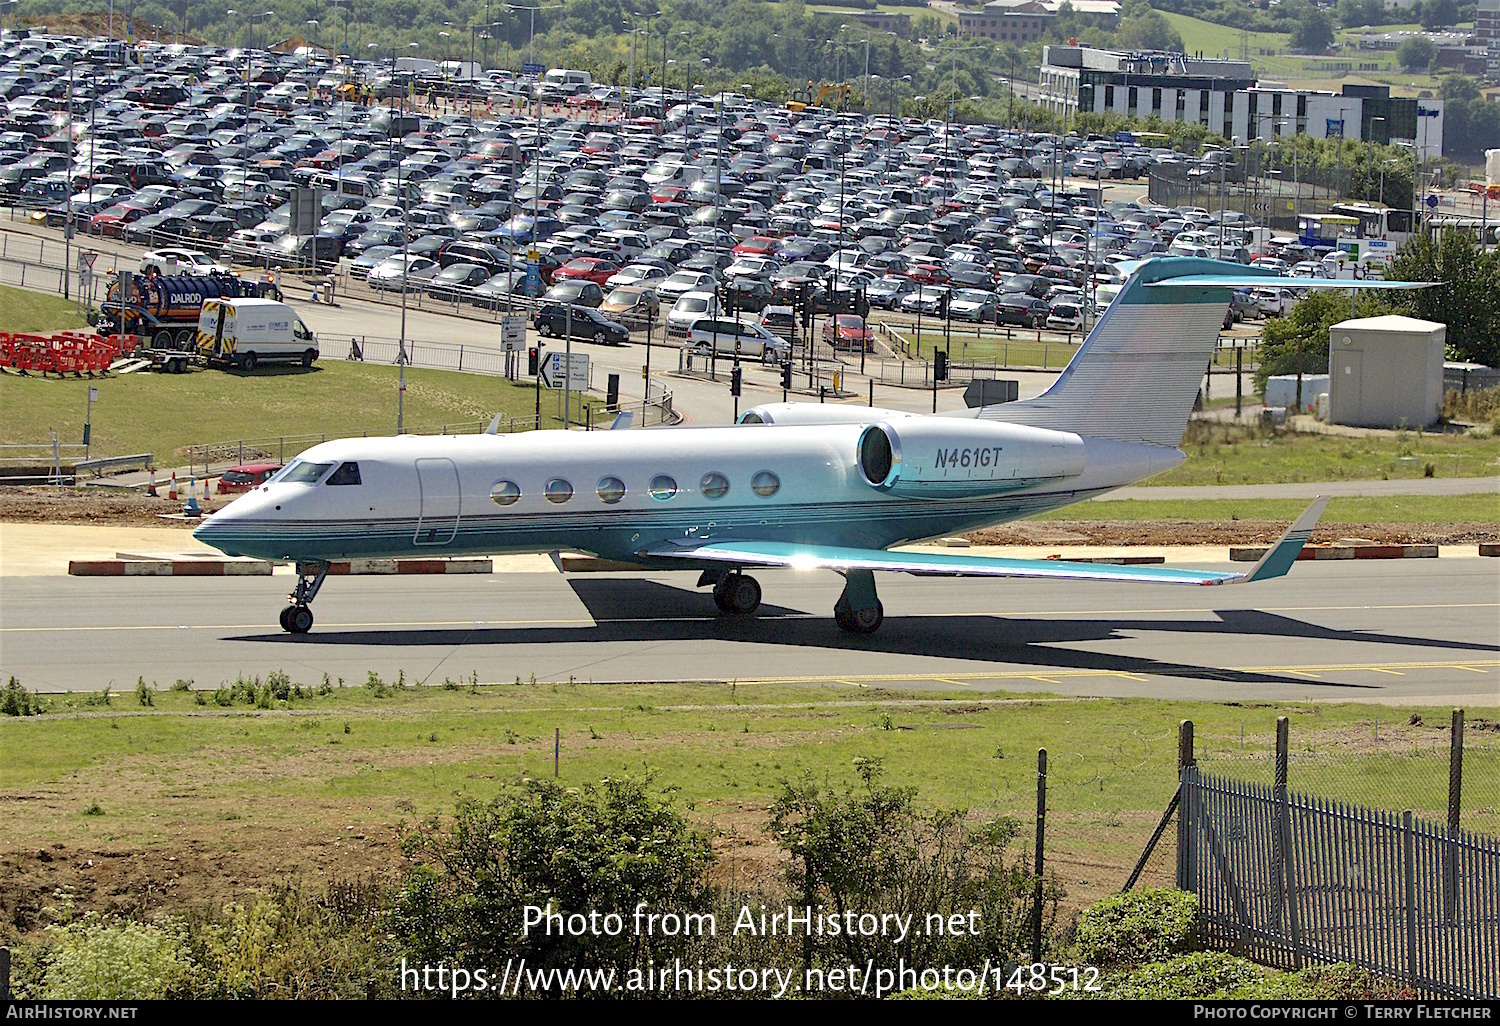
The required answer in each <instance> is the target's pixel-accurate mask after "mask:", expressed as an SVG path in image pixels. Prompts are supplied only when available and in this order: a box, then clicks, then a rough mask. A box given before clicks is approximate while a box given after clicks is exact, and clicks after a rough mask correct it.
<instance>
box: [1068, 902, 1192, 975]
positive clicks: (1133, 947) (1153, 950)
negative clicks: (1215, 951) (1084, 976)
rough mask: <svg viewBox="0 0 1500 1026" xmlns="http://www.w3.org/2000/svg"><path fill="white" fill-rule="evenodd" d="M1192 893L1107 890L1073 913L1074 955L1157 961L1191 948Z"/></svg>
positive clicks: (1099, 960)
mask: <svg viewBox="0 0 1500 1026" xmlns="http://www.w3.org/2000/svg"><path fill="white" fill-rule="evenodd" d="M1197 922H1198V898H1197V896H1196V895H1193V894H1189V893H1187V892H1186V891H1173V890H1143V891H1127V892H1125V893H1123V894H1112V895H1110V896H1109V897H1107V898H1105V899H1104V900H1103V901H1101V902H1099V903H1097V904H1095V905H1091V906H1089V907H1088V908H1086V909H1084V911H1083V914H1082V915H1081V916H1079V917H1078V957H1079V958H1080V959H1081V960H1082V961H1083V962H1086V963H1088V964H1089V965H1096V966H1122V965H1139V964H1141V963H1144V962H1157V961H1160V960H1162V959H1164V958H1169V957H1171V956H1172V955H1178V954H1182V953H1184V952H1188V951H1193V950H1195V949H1196V948H1197V947H1198V938H1197Z"/></svg>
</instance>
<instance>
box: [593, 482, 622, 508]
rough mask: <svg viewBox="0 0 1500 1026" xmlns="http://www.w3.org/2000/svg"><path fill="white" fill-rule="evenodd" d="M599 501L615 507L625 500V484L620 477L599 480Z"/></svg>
mask: <svg viewBox="0 0 1500 1026" xmlns="http://www.w3.org/2000/svg"><path fill="white" fill-rule="evenodd" d="M598 491H599V499H600V501H602V502H607V503H609V504H610V505H614V504H615V503H617V502H619V501H620V500H621V499H623V498H625V482H624V481H621V480H620V479H619V478H618V477H604V478H600V479H599V488H598Z"/></svg>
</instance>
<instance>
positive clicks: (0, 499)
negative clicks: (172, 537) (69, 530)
mask: <svg viewBox="0 0 1500 1026" xmlns="http://www.w3.org/2000/svg"><path fill="white" fill-rule="evenodd" d="M157 491H159V492H160V493H161V494H160V495H158V496H150V495H145V494H143V493H141V492H130V491H123V490H117V489H114V488H107V489H106V488H79V489H72V488H41V487H34V488H33V487H20V488H0V520H6V521H10V522H12V523H20V524H101V525H111V524H113V525H131V526H136V527H181V528H182V529H183V530H191V529H192V528H193V527H196V526H197V525H196V524H195V523H194V522H192V521H187V520H163V519H161V514H163V513H178V512H181V510H182V503H183V501H184V500H183V499H178V500H177V501H175V502H174V501H172V500H171V499H168V498H167V497H166V495H167V488H166V485H165V484H158V486H157ZM234 498H235V496H232V495H219V496H213V497H211V498H209V499H208V500H207V501H204V500H202V499H200V500H199V505H200V506H202V508H203V509H205V510H207V511H208V512H210V513H212V512H214V511H215V510H219V509H222V508H223V507H225V506H227V505H228V504H229V502H230V501H231V500H232V499H234Z"/></svg>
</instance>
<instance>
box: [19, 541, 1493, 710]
mask: <svg viewBox="0 0 1500 1026" xmlns="http://www.w3.org/2000/svg"><path fill="white" fill-rule="evenodd" d="M1238 568H1240V569H1242V568H1243V567H1242V566H1240V567H1238ZM757 576H758V577H759V579H760V581H761V583H762V585H763V587H764V592H765V604H764V605H763V606H762V608H761V611H760V613H759V615H757V616H755V617H750V618H727V617H723V616H719V615H717V614H716V611H715V610H714V607H713V603H712V600H711V598H710V597H709V595H708V593H707V592H706V591H699V590H695V589H694V588H693V583H694V575H692V574H688V573H659V574H646V575H641V576H630V575H616V574H561V573H557V572H524V573H496V574H493V575H476V576H463V577H442V576H440V577H345V578H333V579H330V580H329V582H328V584H327V585H326V586H325V587H324V589H323V591H322V593H321V594H320V595H319V596H318V599H317V601H316V602H315V604H314V607H313V608H314V612H315V614H316V616H317V623H316V625H315V626H314V627H313V630H312V633H310V634H308V635H306V636H301V637H295V636H292V635H288V634H285V633H283V632H282V631H281V630H280V629H279V628H278V627H277V625H276V615H277V613H278V611H279V610H280V609H281V607H282V605H283V604H284V602H285V598H284V596H285V594H286V590H287V588H288V585H289V584H290V579H289V578H287V577H284V576H277V577H259V578H256V577H246V578H72V577H61V576H29V577H28V576H19V577H7V578H4V579H3V581H0V588H3V603H0V608H3V616H0V675H3V676H5V677H7V678H8V677H9V676H10V675H12V674H14V675H15V676H16V677H17V678H18V679H20V680H21V681H22V683H23V684H25V685H26V686H27V687H29V688H32V689H36V690H42V691H77V690H96V689H98V688H100V687H102V686H103V685H105V684H108V683H111V682H113V684H114V685H115V686H117V687H120V688H128V687H132V686H133V685H134V683H135V680H136V678H137V677H138V676H144V677H145V679H146V680H147V681H156V682H157V683H158V684H159V685H161V686H164V687H165V686H167V685H169V684H170V683H171V682H172V681H175V680H177V679H178V678H187V679H191V680H193V681H194V682H195V685H196V686H198V687H212V686H216V685H217V684H218V683H220V682H221V681H225V680H233V679H234V678H235V677H237V676H238V675H240V674H245V675H260V676H264V675H265V674H266V673H268V672H270V671H272V670H278V669H280V670H285V671H286V672H288V673H289V674H291V676H292V677H293V679H294V680H298V681H300V682H317V681H320V680H321V679H322V677H323V675H324V674H325V673H326V674H329V675H330V676H331V677H332V678H335V679H337V678H340V677H342V678H344V679H345V680H346V681H347V682H348V683H350V684H354V683H362V682H363V681H364V679H365V676H366V674H367V673H368V672H370V671H375V672H377V673H379V674H381V675H382V676H384V677H386V678H387V679H391V678H393V677H394V676H395V675H396V673H397V672H398V671H403V670H404V671H405V674H406V679H407V680H408V681H414V682H426V683H428V684H441V683H442V682H443V680H444V678H448V677H451V678H453V679H455V680H457V679H464V680H467V679H468V678H469V676H470V674H471V673H474V674H477V676H478V678H479V680H480V681H481V682H508V681H513V680H514V679H515V678H517V677H519V678H520V679H521V680H530V679H531V678H532V676H533V675H534V676H535V678H536V679H537V680H538V681H549V680H551V681H566V680H569V679H570V678H571V679H575V680H579V681H594V682H630V681H699V680H702V681H720V680H738V681H741V682H750V681H777V682H782V683H784V684H786V685H788V686H796V685H799V684H818V683H839V682H841V683H844V684H847V685H851V686H855V687H870V688H885V687H889V688H902V689H953V690H966V691H975V692H979V691H988V690H1004V691H1046V692H1052V693H1059V694H1085V695H1142V696H1150V697H1160V698H1191V699H1257V700H1265V699H1325V700H1352V701H1431V702H1437V703H1444V704H1446V703H1450V702H1457V703H1463V704H1468V705H1471V706H1483V705H1489V706H1495V705H1500V562H1496V561H1495V560H1490V559H1483V558H1479V557H1473V556H1471V557H1467V558H1443V559H1440V560H1400V561H1391V562H1375V561H1349V562H1344V561H1321V562H1315V563H1301V564H1298V565H1297V566H1296V567H1294V568H1293V570H1292V573H1291V574H1290V575H1289V576H1288V577H1286V578H1283V579H1281V580H1277V581H1269V582H1265V583H1262V584H1257V585H1250V586H1228V587H1171V586H1152V585H1140V586H1133V585H1118V584H1102V583H1095V582H1058V581H1020V580H982V579H955V578H916V577H910V576H906V575H900V574H880V575H877V583H878V585H879V588H880V591H881V597H882V599H883V601H884V605H885V613H886V618H885V625H884V626H883V627H882V628H881V630H880V632H879V633H878V634H876V635H874V636H872V637H859V638H856V637H851V636H848V635H845V634H844V633H843V632H842V631H840V630H839V629H838V627H836V626H835V625H834V622H833V619H832V616H831V609H832V606H833V603H834V600H835V599H836V598H837V597H838V593H839V589H840V587H841V585H842V581H841V579H840V578H839V577H837V576H836V575H835V574H833V573H829V572H798V571H792V570H772V571H762V572H760V573H758V574H757Z"/></svg>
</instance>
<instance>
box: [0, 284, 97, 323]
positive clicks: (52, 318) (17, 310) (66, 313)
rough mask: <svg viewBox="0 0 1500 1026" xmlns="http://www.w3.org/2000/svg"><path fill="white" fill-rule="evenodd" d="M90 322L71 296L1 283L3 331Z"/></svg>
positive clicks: (0, 297) (0, 308) (0, 305)
mask: <svg viewBox="0 0 1500 1026" xmlns="http://www.w3.org/2000/svg"><path fill="white" fill-rule="evenodd" d="M88 323H89V322H88V319H87V318H86V317H84V316H83V315H82V314H80V313H79V312H78V304H77V303H75V302H73V301H72V300H71V299H63V298H62V297H61V296H49V295H46V294H45V293H41V292H32V291H31V290H29V289H16V288H11V287H10V286H9V285H0V331H10V332H16V331H56V330H59V329H61V328H86V327H88Z"/></svg>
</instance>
